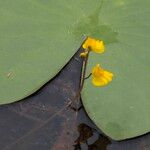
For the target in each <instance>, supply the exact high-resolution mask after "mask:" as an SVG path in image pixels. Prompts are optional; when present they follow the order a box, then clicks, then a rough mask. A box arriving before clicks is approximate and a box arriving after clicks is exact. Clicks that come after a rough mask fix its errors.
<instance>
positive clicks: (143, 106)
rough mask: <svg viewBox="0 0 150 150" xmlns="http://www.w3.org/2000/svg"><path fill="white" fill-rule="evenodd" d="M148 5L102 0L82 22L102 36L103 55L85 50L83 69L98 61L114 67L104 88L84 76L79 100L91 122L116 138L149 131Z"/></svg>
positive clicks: (134, 0) (129, 0)
mask: <svg viewBox="0 0 150 150" xmlns="http://www.w3.org/2000/svg"><path fill="white" fill-rule="evenodd" d="M149 6H150V1H149V0H143V1H141V0H104V1H103V4H102V6H101V10H99V11H97V12H95V14H93V15H92V16H90V20H89V22H88V23H87V22H86V27H87V28H90V29H91V33H93V34H91V35H93V36H94V37H96V36H97V37H98V38H102V39H103V40H104V41H106V52H105V54H104V55H101V56H100V55H96V54H92V55H90V59H89V66H88V71H87V75H88V74H89V73H90V70H91V68H92V67H94V66H95V64H96V63H100V64H102V65H103V66H104V68H106V69H108V70H111V71H112V72H113V73H114V79H113V81H112V83H111V84H109V85H108V86H106V87H103V88H97V87H94V86H93V85H92V84H91V79H87V80H86V81H85V85H84V89H83V94H82V96H83V104H84V106H85V108H86V111H87V112H88V114H89V116H90V118H91V119H92V120H93V121H94V122H95V123H96V125H97V126H98V127H99V128H100V129H102V131H103V132H104V133H105V134H106V135H108V136H110V137H111V138H113V139H116V140H121V139H126V138H131V137H135V136H139V135H141V134H144V133H147V132H149V131H150V116H149V114H150V92H149V89H150V67H149V65H150V59H149V56H150V50H149V49H150V28H149V26H150V14H149ZM93 20H94V21H95V23H93V24H92V21H93ZM96 21H97V24H96ZM91 24H92V25H93V27H95V28H96V27H99V29H98V30H94V29H93V28H92V27H91ZM89 26H90V27H89ZM104 26H106V30H105V28H104ZM101 27H102V28H101ZM87 28H85V29H84V30H86V29H87ZM108 29H109V30H108ZM93 31H97V32H95V33H94V32H93Z"/></svg>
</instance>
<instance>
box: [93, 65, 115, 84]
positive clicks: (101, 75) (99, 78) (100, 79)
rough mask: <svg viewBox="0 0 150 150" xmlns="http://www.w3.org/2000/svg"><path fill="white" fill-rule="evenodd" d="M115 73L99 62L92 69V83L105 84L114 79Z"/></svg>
mask: <svg viewBox="0 0 150 150" xmlns="http://www.w3.org/2000/svg"><path fill="white" fill-rule="evenodd" d="M112 78H113V74H112V73H111V72H109V71H106V70H104V69H102V68H101V67H100V65H99V64H97V65H96V66H95V67H94V68H93V70H92V83H93V84H94V85H95V86H105V85H107V84H108V83H110V82H111V81H112Z"/></svg>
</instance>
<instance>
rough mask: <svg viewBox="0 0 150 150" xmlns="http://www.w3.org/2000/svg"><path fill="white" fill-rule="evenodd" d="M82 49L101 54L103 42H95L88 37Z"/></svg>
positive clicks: (103, 47)
mask: <svg viewBox="0 0 150 150" xmlns="http://www.w3.org/2000/svg"><path fill="white" fill-rule="evenodd" d="M82 47H83V48H84V49H89V50H91V51H93V52H96V53H103V52H104V49H105V46H104V42H103V41H100V40H95V39H93V38H90V37H88V38H87V39H86V40H85V42H84V43H83V45H82Z"/></svg>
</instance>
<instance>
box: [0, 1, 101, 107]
mask: <svg viewBox="0 0 150 150" xmlns="http://www.w3.org/2000/svg"><path fill="white" fill-rule="evenodd" d="M98 5H99V0H96V1H95V2H94V3H93V0H86V1H85V0H77V1H74V0H67V1H66V0H61V1H57V0H50V1H49V0H21V1H20V0H13V1H12V0H5V1H3V0H0V20H1V21H0V104H6V103H10V102H14V101H17V100H20V99H22V98H24V97H26V96H28V95H30V94H32V93H33V92H35V91H36V90H38V89H39V88H40V87H41V86H43V84H45V83H46V82H47V81H49V80H50V79H51V78H52V77H54V76H55V75H56V73H58V71H59V70H60V69H61V68H62V67H63V66H64V65H65V64H66V63H67V62H68V61H69V59H70V58H71V57H72V56H73V54H74V53H75V52H76V51H77V49H78V48H79V46H80V45H81V42H82V40H83V39H84V36H83V34H84V33H82V35H76V32H75V30H76V28H77V27H76V26H77V25H78V22H82V20H83V19H84V18H87V16H88V15H90V14H91V13H92V12H93V11H94V10H95V9H96V8H97V7H98Z"/></svg>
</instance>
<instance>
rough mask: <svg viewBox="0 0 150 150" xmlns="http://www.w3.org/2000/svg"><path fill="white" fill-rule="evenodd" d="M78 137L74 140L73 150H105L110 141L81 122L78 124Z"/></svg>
mask: <svg viewBox="0 0 150 150" xmlns="http://www.w3.org/2000/svg"><path fill="white" fill-rule="evenodd" d="M78 132H79V137H78V138H77V139H76V140H75V143H76V144H75V145H74V147H75V148H74V150H82V149H83V148H84V149H88V150H99V149H100V150H106V148H107V145H109V144H110V143H111V141H110V140H109V139H108V138H107V137H105V136H104V135H102V134H99V133H98V132H97V131H96V130H95V129H94V128H91V127H90V126H88V125H86V124H84V123H82V124H80V125H79V126H78Z"/></svg>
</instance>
